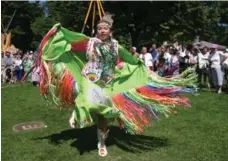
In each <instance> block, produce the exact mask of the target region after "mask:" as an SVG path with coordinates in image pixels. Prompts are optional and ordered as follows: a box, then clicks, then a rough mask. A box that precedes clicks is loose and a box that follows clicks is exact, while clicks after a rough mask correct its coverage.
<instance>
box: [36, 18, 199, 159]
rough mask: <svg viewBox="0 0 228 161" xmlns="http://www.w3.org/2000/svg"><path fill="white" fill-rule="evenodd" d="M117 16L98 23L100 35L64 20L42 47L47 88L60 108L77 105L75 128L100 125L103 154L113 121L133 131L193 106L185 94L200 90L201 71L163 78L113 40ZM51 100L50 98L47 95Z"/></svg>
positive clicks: (43, 79) (72, 122)
mask: <svg viewBox="0 0 228 161" xmlns="http://www.w3.org/2000/svg"><path fill="white" fill-rule="evenodd" d="M112 23H113V21H112V19H111V16H110V15H108V14H106V15H105V16H104V17H103V19H102V20H101V21H100V22H99V23H98V25H97V36H96V37H94V38H89V37H88V36H86V35H84V34H81V33H76V32H71V31H69V30H67V29H65V28H63V27H62V26H61V25H60V24H57V25H55V26H54V27H53V28H52V29H51V30H50V31H49V32H48V33H47V35H46V36H45V37H44V39H43V40H42V42H41V44H40V47H39V51H38V52H39V56H38V57H39V59H38V63H39V64H40V69H41V84H40V88H41V92H42V94H43V95H44V96H50V97H49V98H52V100H53V101H54V103H55V104H56V105H57V106H58V107H60V108H68V107H69V108H72V107H73V108H74V110H73V113H72V116H71V117H70V120H69V122H70V125H71V127H77V128H84V127H87V126H90V125H93V124H96V125H97V127H98V153H99V155H100V156H106V155H107V149H106V146H105V139H106V137H107V133H108V123H110V122H115V121H116V122H117V123H118V125H119V127H120V128H123V129H125V130H126V131H127V132H129V133H131V134H136V133H141V132H142V131H143V129H144V127H148V126H150V124H151V119H157V118H158V114H159V113H161V114H164V115H165V116H168V114H169V113H176V111H175V108H177V107H190V106H191V105H190V102H189V100H188V99H187V98H186V97H184V96H182V97H181V96H179V93H181V92H194V91H195V82H196V75H195V74H194V73H193V70H191V69H189V70H187V71H185V72H184V73H182V74H181V75H179V76H176V77H174V78H162V77H159V76H158V75H157V74H155V73H151V72H149V71H148V70H147V68H146V67H145V65H144V64H143V62H142V61H141V60H140V59H138V58H136V57H134V56H132V55H131V54H130V53H129V52H128V51H127V50H126V49H124V48H123V47H122V46H121V45H119V44H118V42H117V41H116V40H115V39H113V37H112V33H111V28H112ZM47 98H48V97H47Z"/></svg>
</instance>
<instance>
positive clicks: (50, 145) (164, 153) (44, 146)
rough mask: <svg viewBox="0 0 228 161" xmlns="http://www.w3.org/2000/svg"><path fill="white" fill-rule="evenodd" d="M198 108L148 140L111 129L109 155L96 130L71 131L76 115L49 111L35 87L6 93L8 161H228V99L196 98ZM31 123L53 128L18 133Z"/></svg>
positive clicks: (158, 127) (148, 134)
mask: <svg viewBox="0 0 228 161" xmlns="http://www.w3.org/2000/svg"><path fill="white" fill-rule="evenodd" d="M190 99H191V101H192V104H193V107H192V108H190V109H187V110H181V112H180V113H179V114H178V115H172V116H170V117H169V118H168V119H165V118H163V117H162V119H161V120H160V121H153V124H152V127H150V128H148V129H146V130H145V132H144V133H143V134H142V135H138V136H131V135H126V134H125V133H124V132H123V131H121V130H119V129H118V128H116V127H111V129H110V136H109V138H108V140H107V146H108V152H109V155H108V156H107V157H106V158H100V157H99V156H98V155H97V150H96V127H90V128H86V129H82V130H78V129H70V128H69V125H68V118H69V116H70V114H71V111H60V110H58V109H56V108H55V107H54V106H46V104H45V102H44V99H43V98H42V97H41V96H40V93H39V89H38V88H36V87H33V86H32V85H29V84H19V85H18V86H14V87H5V88H2V160H3V161H65V160H67V161H77V160H79V161H92V160H96V161H97V160H105V161H120V160H121V161H135V160H136V161H143V160H145V161H227V160H228V95H227V94H221V95H218V94H216V93H209V92H201V93H200V95H198V96H190ZM27 121H44V123H45V124H46V125H47V126H48V127H47V128H43V129H40V130H35V131H28V132H14V131H13V130H12V127H13V126H14V125H16V124H19V123H23V122H27Z"/></svg>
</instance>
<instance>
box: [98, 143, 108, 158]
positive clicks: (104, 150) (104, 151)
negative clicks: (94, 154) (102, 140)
mask: <svg viewBox="0 0 228 161" xmlns="http://www.w3.org/2000/svg"><path fill="white" fill-rule="evenodd" d="M98 147H99V148H98V154H99V155H100V156H101V157H105V156H107V154H108V151H107V148H106V146H105V145H104V146H103V147H101V145H99V143H98Z"/></svg>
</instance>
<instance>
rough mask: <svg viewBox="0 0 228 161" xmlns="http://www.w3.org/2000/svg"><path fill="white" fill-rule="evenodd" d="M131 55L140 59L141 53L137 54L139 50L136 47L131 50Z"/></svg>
mask: <svg viewBox="0 0 228 161" xmlns="http://www.w3.org/2000/svg"><path fill="white" fill-rule="evenodd" d="M131 54H132V55H133V56H136V57H139V53H137V48H136V47H134V46H133V47H132V48H131Z"/></svg>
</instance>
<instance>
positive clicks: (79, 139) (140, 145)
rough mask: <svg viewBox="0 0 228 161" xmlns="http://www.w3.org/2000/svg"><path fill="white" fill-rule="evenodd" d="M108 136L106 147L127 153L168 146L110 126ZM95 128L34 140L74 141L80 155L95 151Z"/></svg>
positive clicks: (161, 139) (159, 139) (164, 142)
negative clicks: (117, 148)
mask: <svg viewBox="0 0 228 161" xmlns="http://www.w3.org/2000/svg"><path fill="white" fill-rule="evenodd" d="M109 130H110V131H109V136H108V138H107V140H106V146H107V147H108V146H112V145H116V146H117V147H119V148H121V149H122V150H125V151H127V152H132V153H135V152H139V153H140V152H143V151H145V150H153V149H156V148H159V147H164V146H168V140H167V139H166V138H156V137H151V136H143V135H130V134H126V133H125V132H124V131H123V130H120V129H119V128H117V127H114V126H111V127H110V129H109ZM96 134H97V128H96V126H93V127H88V128H84V129H70V130H65V131H62V132H61V133H57V134H52V135H49V136H45V137H41V138H37V139H35V140H43V139H48V140H50V142H51V143H53V144H56V145H58V144H61V142H62V141H67V140H71V139H76V140H75V141H74V142H72V143H71V146H72V147H75V148H77V149H78V151H79V153H80V155H83V154H84V153H85V152H89V151H91V150H96V149H97V135H96Z"/></svg>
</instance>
